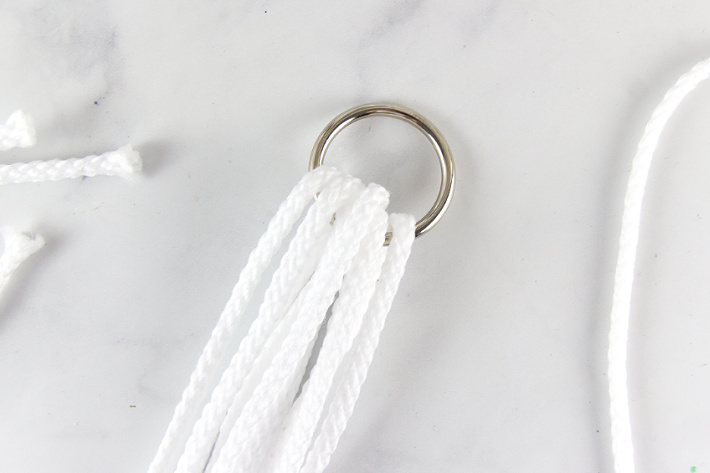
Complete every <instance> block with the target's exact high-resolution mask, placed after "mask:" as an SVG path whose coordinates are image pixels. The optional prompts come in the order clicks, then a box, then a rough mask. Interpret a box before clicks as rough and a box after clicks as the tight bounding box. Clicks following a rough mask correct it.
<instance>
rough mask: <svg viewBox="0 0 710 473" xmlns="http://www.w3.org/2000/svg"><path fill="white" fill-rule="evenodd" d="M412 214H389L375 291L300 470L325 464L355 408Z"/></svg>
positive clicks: (399, 270) (310, 472)
mask: <svg viewBox="0 0 710 473" xmlns="http://www.w3.org/2000/svg"><path fill="white" fill-rule="evenodd" d="M414 225H415V222H414V217H412V216H411V215H398V214H392V215H390V231H391V232H392V241H391V242H390V245H389V250H388V252H387V257H386V259H385V263H384V266H383V267H382V273H381V274H380V280H379V282H378V283H377V287H376V289H375V294H374V295H373V297H372V300H371V301H370V306H369V308H368V311H367V313H366V315H365V318H364V320H363V324H362V327H361V329H360V332H359V333H358V335H357V338H356V339H355V341H354V343H353V348H352V349H351V350H350V353H349V354H348V357H347V359H346V360H345V361H344V362H343V368H342V369H343V374H342V376H341V380H340V382H339V383H338V385H337V387H336V389H335V391H334V393H333V399H332V401H331V403H330V406H329V407H328V411H327V414H326V416H325V418H324V419H323V422H322V425H321V428H320V432H319V433H318V434H317V436H316V438H315V440H314V441H313V446H312V448H311V450H310V451H309V452H308V454H307V458H306V463H305V465H304V466H303V468H302V469H301V470H300V471H301V473H320V472H321V471H323V470H324V469H325V467H326V466H328V462H329V461H330V457H331V455H332V454H333V452H334V451H335V448H336V447H337V446H338V440H339V439H340V436H341V435H342V434H343V432H344V431H345V426H346V424H347V422H348V420H349V419H350V416H351V415H352V413H353V410H354V408H355V402H356V401H357V398H358V397H359V395H360V388H361V387H362V384H363V383H364V382H365V377H366V376H367V370H368V368H369V367H370V364H371V363H372V358H373V356H374V353H375V349H376V348H377V344H378V343H379V340H380V333H381V332H382V329H383V327H384V325H385V319H386V318H387V314H388V312H389V310H390V307H391V306H392V301H393V299H394V295H395V293H396V292H397V287H398V286H399V281H400V279H401V278H402V275H403V274H404V267H405V264H406V262H407V259H408V258H409V253H410V251H411V248H412V242H413V241H414Z"/></svg>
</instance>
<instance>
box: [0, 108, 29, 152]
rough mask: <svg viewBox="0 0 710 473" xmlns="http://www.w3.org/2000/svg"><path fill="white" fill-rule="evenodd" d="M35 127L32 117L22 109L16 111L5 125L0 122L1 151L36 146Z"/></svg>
mask: <svg viewBox="0 0 710 473" xmlns="http://www.w3.org/2000/svg"><path fill="white" fill-rule="evenodd" d="M35 143H36V139H35V127H34V122H33V121H32V118H31V117H30V116H29V115H27V114H26V113H25V112H23V111H22V110H17V111H15V112H14V113H13V114H12V115H10V117H9V118H8V119H7V121H6V122H5V124H4V125H1V124H0V151H6V150H8V149H12V148H18V147H19V148H29V147H32V146H34V145H35Z"/></svg>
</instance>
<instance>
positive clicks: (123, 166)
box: [0, 145, 142, 184]
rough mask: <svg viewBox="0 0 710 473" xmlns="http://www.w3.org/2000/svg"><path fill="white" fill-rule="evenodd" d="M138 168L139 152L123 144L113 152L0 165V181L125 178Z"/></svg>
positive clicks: (16, 182)
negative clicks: (97, 177)
mask: <svg viewBox="0 0 710 473" xmlns="http://www.w3.org/2000/svg"><path fill="white" fill-rule="evenodd" d="M141 167H142V164H141V159H140V155H139V154H138V153H137V152H136V151H134V150H133V148H132V147H131V145H126V146H123V147H122V148H119V149H117V150H116V151H109V152H107V153H103V154H100V155H98V156H95V155H91V156H87V157H85V158H80V159H79V158H70V159H63V160H60V159H51V160H49V161H32V162H31V163H13V164H4V165H0V184H18V183H23V182H44V181H58V180H60V179H75V178H78V177H93V176H118V177H123V178H128V177H131V176H132V175H133V174H134V173H136V172H138V171H140V170H141Z"/></svg>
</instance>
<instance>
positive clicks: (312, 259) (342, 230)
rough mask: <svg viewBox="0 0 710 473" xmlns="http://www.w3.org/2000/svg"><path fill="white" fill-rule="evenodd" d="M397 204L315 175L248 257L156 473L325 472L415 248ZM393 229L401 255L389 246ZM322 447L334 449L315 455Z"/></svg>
mask: <svg viewBox="0 0 710 473" xmlns="http://www.w3.org/2000/svg"><path fill="white" fill-rule="evenodd" d="M318 193H319V194H320V196H319V198H318V200H317V201H315V203H313V204H312V205H311V207H310V208H309V209H308V211H307V213H306V216H305V217H304V218H303V221H302V223H301V224H300V226H299V227H298V229H297V231H296V234H295V236H294V238H293V240H291V243H290V244H289V246H288V250H287V251H286V253H285V254H284V256H283V257H282V259H281V262H280V264H279V266H278V269H277V270H276V271H275V273H274V275H273V278H272V281H271V286H269V288H268V289H267V291H266V293H265V296H264V301H263V303H262V304H261V307H260V309H259V314H258V316H257V318H256V320H255V321H254V322H253V324H252V326H251V328H250V329H249V332H248V334H247V335H246V336H245V338H244V339H243V340H242V342H241V343H240V345H239V348H238V350H237V351H236V353H235V354H234V355H233V356H232V359H231V362H230V363H229V366H228V367H227V368H226V369H225V370H224V372H223V373H222V376H221V378H220V379H219V380H217V379H216V378H217V376H216V375H217V374H218V373H217V372H216V371H217V367H218V366H219V360H220V359H222V358H223V357H225V356H227V355H228V353H227V352H226V350H227V347H228V346H229V345H231V344H230V343H229V341H230V338H232V337H233V336H234V331H235V325H236V323H237V321H238V318H240V317H241V315H242V312H243V310H244V308H245V306H246V304H247V303H248V301H249V299H251V297H252V295H253V291H254V287H255V285H256V284H257V283H258V281H259V279H260V278H261V276H262V274H263V272H264V270H265V268H266V266H268V264H269V261H270V259H271V258H272V257H273V255H274V254H275V253H276V251H277V250H278V248H279V247H280V246H281V242H282V241H283V239H284V237H285V236H286V234H288V233H289V232H290V229H291V226H292V225H293V224H294V223H295V222H296V221H297V220H299V219H300V216H301V214H302V212H303V211H304V209H305V207H306V205H307V204H308V203H309V202H313V201H312V196H313V195H315V194H318ZM387 202H388V194H387V192H386V191H385V190H384V189H382V188H381V187H379V186H374V185H370V186H367V187H365V186H363V185H362V183H360V181H358V180H357V179H355V178H352V177H350V176H346V175H344V174H341V173H339V172H337V171H335V170H334V169H332V168H328V167H325V166H321V167H319V168H317V169H315V170H314V171H311V172H310V173H308V174H306V176H305V177H304V178H303V179H302V181H301V182H300V183H299V184H298V185H297V186H296V188H295V189H294V191H292V193H291V194H290V195H289V197H288V198H287V199H286V201H285V202H284V204H282V205H281V207H280V208H279V212H278V213H277V214H276V217H274V219H273V220H272V221H271V222H270V223H269V226H268V228H267V231H266V233H265V234H264V236H263V237H262V238H261V239H260V241H259V244H258V245H257V247H256V249H255V250H254V251H253V252H252V254H251V255H250V257H249V260H248V262H247V266H246V267H245V268H244V270H243V271H242V274H241V275H240V278H239V282H238V283H237V285H236V286H235V288H234V290H233V291H232V298H231V299H230V301H229V302H228V304H227V307H226V308H225V310H224V312H223V314H222V316H221V317H220V320H219V321H218V323H217V327H216V328H215V330H214V331H213V332H212V336H211V338H210V341H209V342H208V344H207V347H206V348H205V351H204V352H203V355H202V356H201V357H200V361H199V362H198V367H197V368H196V370H195V372H194V373H193V375H192V377H191V380H190V383H189V385H188V388H187V389H186V390H185V392H184V393H183V397H182V400H181V401H180V403H179V404H178V407H177V408H176V410H175V414H174V416H173V420H172V421H171V423H170V425H169V427H168V431H167V432H166V434H165V437H164V438H163V441H162V442H161V445H160V447H159V449H158V453H157V454H156V457H155V459H154V460H153V463H152V464H151V467H150V469H149V472H150V473H168V472H174V471H178V472H180V473H202V472H209V473H227V472H229V473H233V472H244V473H247V472H254V471H264V472H279V473H287V472H294V473H295V472H300V471H306V470H302V469H303V468H305V464H306V461H307V458H308V455H309V454H312V455H313V456H314V457H316V458H317V459H318V463H317V465H316V466H315V467H314V466H311V467H309V468H310V470H308V471H318V472H320V471H322V469H323V468H325V466H326V465H327V461H328V459H329V458H330V456H331V454H332V450H334V448H335V445H337V440H338V438H339V437H340V435H341V434H342V431H343V429H344V426H345V423H346V422H347V418H348V417H349V415H350V413H351V412H352V407H353V406H354V403H355V400H356V398H357V394H358V393H359V387H360V385H361V384H362V381H363V380H364V377H365V372H366V371H367V367H368V366H369V363H370V361H371V359H372V352H373V351H374V347H376V345H377V340H378V338H379V333H380V330H381V328H382V325H383V323H384V318H385V316H386V313H387V312H388V310H389V307H390V305H391V302H392V298H393V297H394V293H395V292H396V289H397V286H398V284H399V280H400V279H401V276H402V274H403V270H404V264H405V262H406V260H407V258H408V256H409V249H410V248H411V245H412V242H413V240H414V218H413V217H411V216H402V215H390V216H388V215H387V214H386V212H385V207H386V205H387ZM333 214H337V218H336V219H335V220H333ZM388 230H389V231H392V232H393V240H392V244H390V246H389V247H383V246H382V241H383V238H384V234H385V233H386V232H387V231H388ZM336 293H337V294H338V298H337V301H336V303H335V304H334V305H333V307H332V314H331V316H330V318H329V319H328V322H327V329H326V332H325V333H326V334H325V338H324V340H323V345H322V347H321V348H320V350H319V351H318V352H317V359H316V361H315V364H314V366H313V367H312V368H311V369H310V372H309V373H308V375H307V378H308V380H307V381H306V382H304V381H303V380H304V376H306V365H307V363H306V362H307V361H308V360H309V359H312V357H313V356H316V355H315V354H314V353H312V350H313V347H314V342H315V339H316V336H317V334H318V332H319V330H320V327H321V325H322V324H323V323H324V321H325V320H326V318H327V311H328V308H329V306H331V304H333V300H334V299H335V295H336ZM210 391H211V392H212V395H211V396H209V393H210ZM208 396H209V399H208ZM334 404H335V405H334ZM200 411H202V414H201V415H199V412H200ZM332 424H336V427H332ZM321 426H323V427H321ZM326 426H327V427H328V430H327V432H326V431H324V428H325V427H326ZM318 439H321V441H320V442H319V443H316V442H317V441H318ZM319 448H322V449H324V450H323V451H318V452H314V450H316V449H319Z"/></svg>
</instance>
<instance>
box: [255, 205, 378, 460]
mask: <svg viewBox="0 0 710 473" xmlns="http://www.w3.org/2000/svg"><path fill="white" fill-rule="evenodd" d="M386 232H387V213H386V212H385V211H384V210H383V209H380V210H379V211H378V212H377V213H376V214H375V218H374V219H373V223H372V229H371V230H370V231H369V233H368V234H367V235H366V236H365V238H364V239H363V241H362V244H361V247H360V251H359V253H358V255H357V257H356V258H355V260H354V261H353V265H352V268H351V269H350V272H348V274H347V275H346V276H345V279H344V281H343V285H342V287H341V288H340V290H339V291H338V299H337V300H336V301H335V304H334V305H333V311H332V315H331V317H330V320H329V321H328V328H327V332H326V335H325V338H324V340H323V345H322V348H321V349H320V351H319V353H318V359H317V362H316V363H315V365H314V366H313V369H312V370H311V372H310V375H309V378H308V381H307V382H306V383H305V385H304V386H303V389H302V392H301V395H300V396H299V398H298V399H297V400H296V402H295V404H294V407H293V408H292V409H291V411H290V412H289V416H288V417H287V419H286V422H285V423H284V425H283V427H282V429H281V430H282V432H283V437H284V438H283V439H281V440H280V444H279V445H278V446H276V448H275V453H274V455H273V458H274V460H275V461H274V464H275V466H273V467H271V468H267V471H278V472H284V473H285V472H294V473H297V472H298V470H299V469H300V467H301V465H302V464H303V462H304V461H305V456H306V454H307V453H308V450H309V448H310V445H311V442H312V437H313V434H314V432H315V430H316V428H317V426H318V421H319V420H320V418H321V414H322V412H323V408H324V405H325V402H326V397H327V395H328V393H329V392H330V390H331V386H332V384H333V379H334V377H335V374H336V371H337V369H338V367H339V366H340V365H341V363H342V360H343V357H344V356H345V354H346V353H347V351H348V350H349V349H350V347H351V346H352V343H353V340H354V338H355V335H356V334H357V332H358V331H359V329H360V327H361V325H362V319H363V316H364V314H365V312H366V310H367V306H368V303H369V301H370V299H371V298H372V294H373V293H374V291H375V286H376V284H377V280H378V278H379V276H380V273H381V271H382V264H383V262H384V258H385V255H386V253H387V250H386V248H385V247H383V245H382V235H384V234H386Z"/></svg>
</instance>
